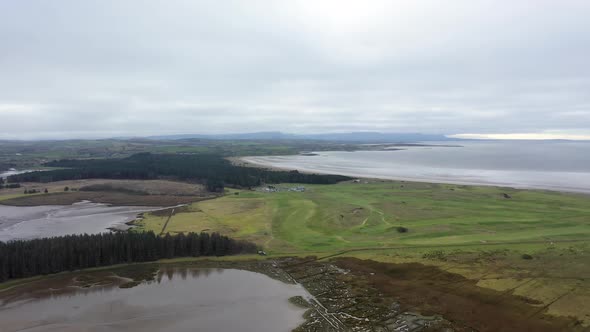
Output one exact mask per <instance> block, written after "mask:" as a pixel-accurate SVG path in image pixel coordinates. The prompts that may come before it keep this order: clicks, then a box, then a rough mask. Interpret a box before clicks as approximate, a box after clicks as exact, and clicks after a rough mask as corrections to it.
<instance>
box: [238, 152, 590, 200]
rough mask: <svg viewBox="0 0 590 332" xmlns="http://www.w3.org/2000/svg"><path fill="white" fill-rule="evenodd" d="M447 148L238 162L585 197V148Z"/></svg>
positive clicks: (588, 187)
mask: <svg viewBox="0 0 590 332" xmlns="http://www.w3.org/2000/svg"><path fill="white" fill-rule="evenodd" d="M434 144H436V143H434ZM440 144H443V143H440ZM444 144H448V142H445V143H444ZM453 144H457V145H460V146H459V147H444V146H428V147H407V148H406V147H404V148H403V150H397V151H356V152H340V151H334V152H318V153H317V154H318V155H317V156H304V155H297V156H268V157H246V158H244V160H245V161H247V162H251V163H255V164H259V165H265V166H272V167H279V168H285V169H298V170H301V171H312V172H318V173H332V174H342V175H349V176H355V177H375V178H383V179H402V180H414V181H425V182H441V183H457V184H485V185H498V186H510V187H517V188H536V189H549V190H560V191H573V192H584V193H590V142H569V141H540V142H539V141H533V142H531V141H466V142H462V141H461V142H454V143H453Z"/></svg>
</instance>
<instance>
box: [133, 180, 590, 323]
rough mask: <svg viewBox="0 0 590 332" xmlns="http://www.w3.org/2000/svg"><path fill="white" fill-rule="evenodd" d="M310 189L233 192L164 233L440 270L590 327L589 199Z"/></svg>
mask: <svg viewBox="0 0 590 332" xmlns="http://www.w3.org/2000/svg"><path fill="white" fill-rule="evenodd" d="M294 186H295V185H293V184H290V185H289V184H286V185H279V186H278V187H285V188H289V187H294ZM305 187H306V191H305V192H288V191H284V192H275V193H267V192H260V191H237V190H231V191H230V192H228V194H227V195H226V196H224V197H221V198H217V199H212V200H206V201H201V202H197V203H194V204H192V205H190V206H188V207H186V208H184V209H181V210H178V211H176V212H177V213H175V214H174V215H173V216H172V217H171V218H170V221H169V223H168V225H167V228H166V232H170V233H172V234H173V233H178V232H190V231H193V232H200V231H209V232H212V231H218V232H220V233H222V234H225V235H229V236H232V237H236V238H241V239H247V240H251V241H254V242H256V243H258V244H259V245H260V246H262V247H263V248H264V250H266V251H267V252H268V253H269V254H270V255H271V256H275V255H276V256H280V255H297V256H307V255H316V256H318V257H331V256H332V255H345V256H353V257H358V258H362V259H372V260H376V261H382V262H391V263H407V262H420V263H423V264H429V265H435V266H439V267H440V268H442V269H444V270H445V271H449V272H454V273H459V274H461V275H463V276H466V277H467V278H468V279H469V280H471V281H472V282H475V283H477V285H479V286H482V287H486V288H492V289H496V290H499V291H501V292H505V293H506V294H510V293H511V294H514V295H517V296H523V297H525V298H527V299H529V300H530V302H531V304H533V305H535V306H538V307H539V310H540V311H543V310H545V309H546V310H547V312H548V313H550V314H555V315H562V316H575V317H576V318H577V319H579V320H580V322H581V323H582V324H584V325H586V326H590V308H589V307H588V305H586V304H587V303H590V241H589V240H590V197H588V196H584V195H576V194H566V193H558V192H549V191H532V190H517V189H511V188H498V187H484V186H481V187H477V186H461V185H451V184H428V183H413V182H395V181H378V180H371V181H368V183H364V182H363V183H341V184H338V185H305ZM167 219H168V216H167V215H155V214H147V215H146V216H145V219H144V220H143V221H141V222H140V224H139V227H138V229H137V230H139V231H140V230H154V231H155V232H160V231H161V230H162V227H163V225H164V223H165V222H166V220H167ZM399 227H404V228H405V229H406V230H407V231H406V232H400V230H399V229H398V228H399ZM525 254H526V255H530V258H532V259H524V258H523V255H525ZM458 287H460V285H458Z"/></svg>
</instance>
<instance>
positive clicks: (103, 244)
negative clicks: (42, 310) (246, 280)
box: [0, 232, 257, 282]
mask: <svg viewBox="0 0 590 332" xmlns="http://www.w3.org/2000/svg"><path fill="white" fill-rule="evenodd" d="M255 252H257V248H256V245H255V244H253V243H250V242H246V241H238V240H234V239H231V238H229V237H227V236H223V235H220V234H218V233H212V234H208V233H200V234H197V233H188V234H186V235H185V234H183V233H180V234H178V235H174V236H172V235H170V234H166V235H165V236H157V235H155V234H154V233H153V232H141V233H134V232H119V233H101V234H92V235H88V234H83V235H67V236H59V237H52V238H43V239H34V240H12V241H9V242H1V241H0V282H3V281H6V280H9V279H15V278H27V277H33V276H36V275H43V274H50V273H58V272H64V271H73V270H79V269H85V268H92V267H99V266H108V265H115V264H123V263H133V262H149V261H155V260H158V259H162V258H174V257H188V256H192V257H198V256H225V255H235V254H240V253H255Z"/></svg>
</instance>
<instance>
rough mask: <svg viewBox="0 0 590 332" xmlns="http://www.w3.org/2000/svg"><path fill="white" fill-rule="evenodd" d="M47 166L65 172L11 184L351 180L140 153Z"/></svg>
mask: <svg viewBox="0 0 590 332" xmlns="http://www.w3.org/2000/svg"><path fill="white" fill-rule="evenodd" d="M45 166H50V167H64V169H59V170H52V171H43V172H31V173H24V174H18V175H13V176H11V177H10V178H9V182H13V183H14V182H52V181H61V180H76V179H90V178H104V179H142V180H145V179H156V178H162V177H175V178H178V179H182V180H187V179H193V180H200V181H202V182H203V183H205V184H206V185H207V188H208V189H209V190H210V191H219V190H221V189H223V186H224V185H231V186H239V187H253V186H258V185H261V184H263V183H281V182H283V183H316V184H334V183H337V182H340V181H345V180H348V179H349V178H348V177H345V176H340V175H319V174H304V173H299V172H297V171H290V172H286V171H270V170H266V169H261V168H254V167H242V166H236V165H233V164H232V163H231V162H229V161H228V160H226V159H224V158H223V157H222V156H221V155H217V154H151V153H139V154H135V155H133V156H131V157H127V158H122V159H87V160H59V161H53V162H49V163H46V164H45Z"/></svg>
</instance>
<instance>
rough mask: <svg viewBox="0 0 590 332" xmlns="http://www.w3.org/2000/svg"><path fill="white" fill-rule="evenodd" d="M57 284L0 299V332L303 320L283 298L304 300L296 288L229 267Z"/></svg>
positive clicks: (285, 325) (280, 325)
mask: <svg viewBox="0 0 590 332" xmlns="http://www.w3.org/2000/svg"><path fill="white" fill-rule="evenodd" d="M65 278H66V277H63V279H62V280H57V281H56V280H52V281H47V282H45V283H44V284H43V282H41V283H37V284H38V285H36V286H34V287H33V286H29V287H27V286H25V287H27V289H28V290H27V291H23V290H20V291H19V292H18V295H17V296H15V297H11V298H9V299H7V298H2V293H0V301H1V302H0V322H2V324H1V326H0V330H1V331H3V332H12V331H21V330H27V331H169V332H181V331H227V332H231V331H244V332H248V331H252V332H265V331H269V332H281V331H285V332H287V331H291V330H292V329H294V328H296V327H297V326H298V325H299V324H301V323H303V321H304V319H303V312H304V309H301V308H299V307H297V306H295V305H293V304H291V303H289V301H288V299H289V298H291V297H293V296H304V297H307V296H308V293H307V292H306V291H305V289H304V288H303V287H301V286H300V285H293V284H285V283H282V282H280V281H277V280H274V279H271V278H270V277H268V276H266V275H264V274H260V273H256V272H249V271H243V270H233V269H191V268H166V269H164V270H163V271H160V272H159V274H158V277H157V278H156V281H152V282H149V283H145V282H144V283H142V284H140V285H139V286H136V287H133V288H129V289H121V288H119V287H118V285H119V284H121V283H122V282H124V280H115V282H114V283H113V284H111V285H107V286H95V287H92V288H79V287H73V286H71V280H65ZM70 278H71V277H70ZM39 284H41V285H39ZM40 286H43V287H40Z"/></svg>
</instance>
